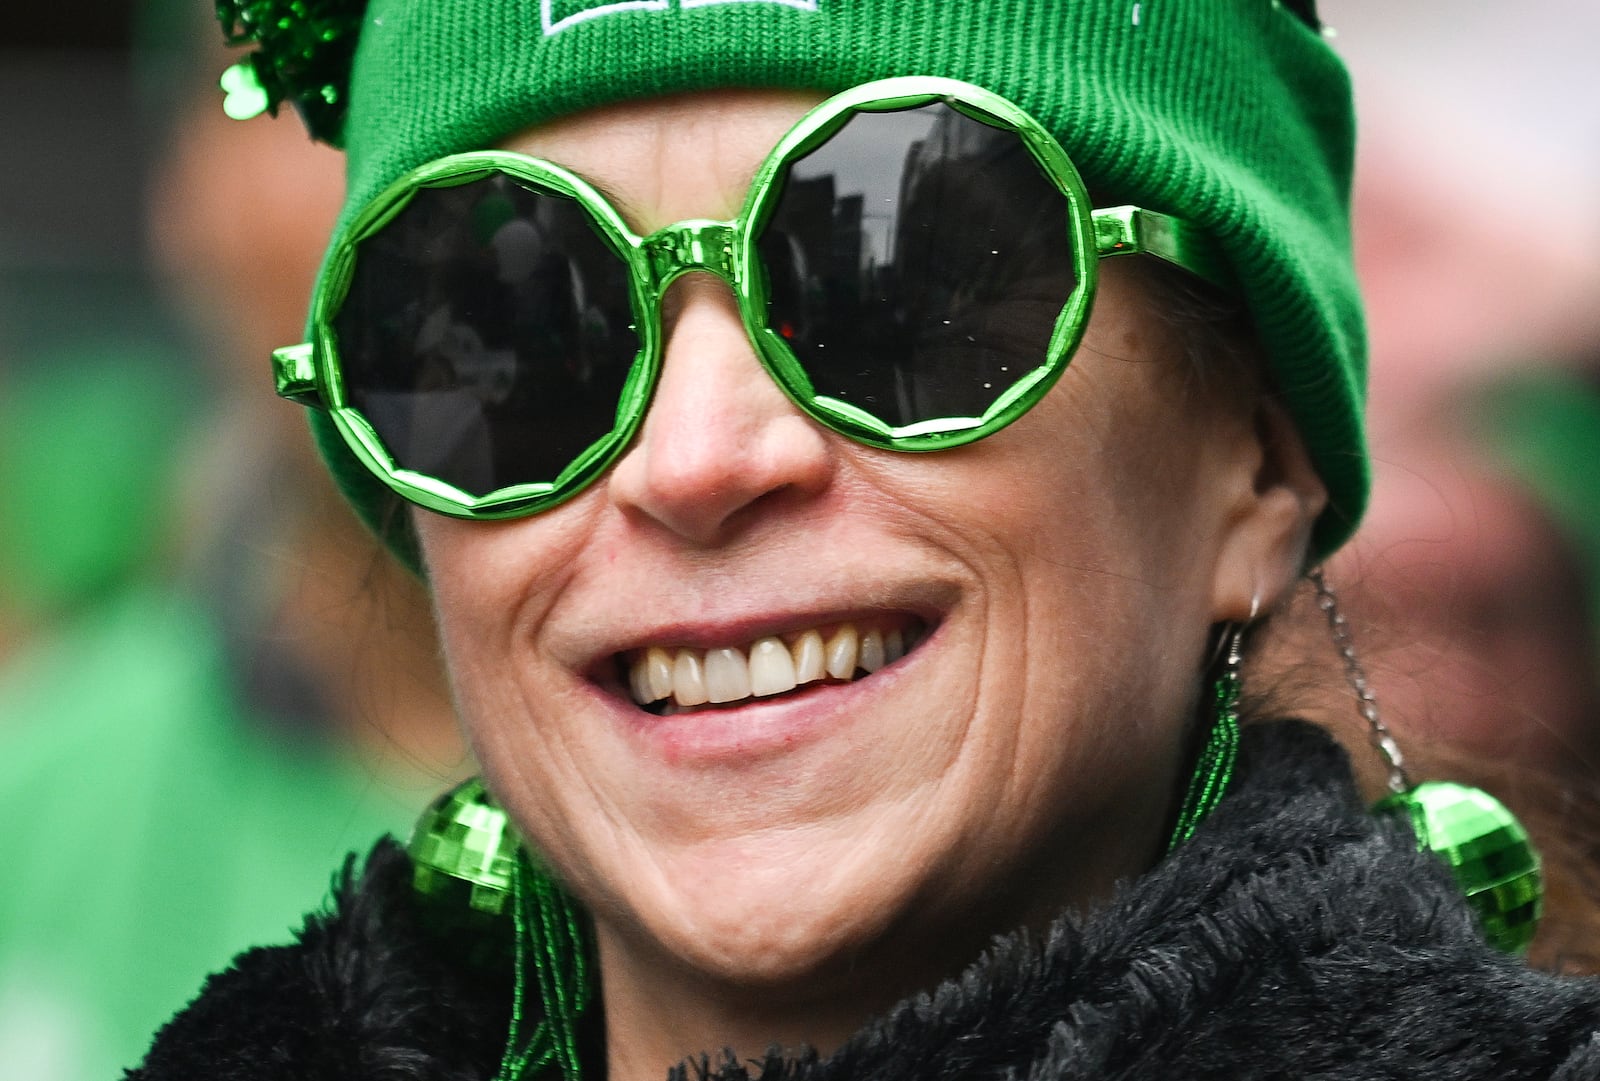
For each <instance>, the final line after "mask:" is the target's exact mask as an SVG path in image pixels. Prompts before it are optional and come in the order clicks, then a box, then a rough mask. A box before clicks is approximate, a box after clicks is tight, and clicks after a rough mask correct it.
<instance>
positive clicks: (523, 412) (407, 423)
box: [333, 173, 639, 495]
mask: <svg viewBox="0 0 1600 1081" xmlns="http://www.w3.org/2000/svg"><path fill="white" fill-rule="evenodd" d="M632 324H633V314H632V308H631V306H630V303H629V295H628V267H627V264H626V263H625V262H624V261H623V260H622V259H620V258H619V257H618V256H617V255H616V254H615V253H614V252H612V251H611V250H610V248H608V247H607V245H606V243H605V242H604V241H603V240H602V239H601V238H600V236H599V234H598V233H597V232H596V231H595V229H594V227H593V226H592V225H591V224H590V222H589V219H588V217H587V215H586V213H585V212H584V211H583V209H582V208H581V207H580V206H579V205H578V204H577V203H576V202H573V201H572V200H570V199H566V198H564V197H560V196H556V195H550V194H544V193H539V192H534V191H530V190H529V189H528V188H526V187H523V186H522V185H521V184H518V183H516V182H514V181H513V180H511V179H510V178H508V177H506V176H505V175H503V174H498V173H497V174H494V175H493V176H491V177H489V178H487V179H483V180H476V181H473V182H471V183H467V184H462V185H459V186H456V187H448V188H423V189H420V190H419V191H417V192H416V194H415V195H414V196H413V197H412V199H411V201H410V202H409V203H408V204H407V205H406V207H405V209H404V210H402V211H401V212H400V213H399V214H398V215H396V216H395V218H394V219H393V220H392V221H390V222H389V223H388V224H386V225H385V226H384V227H383V228H382V229H380V230H378V231H377V232H376V233H375V234H374V235H373V236H371V237H370V238H368V239H366V240H363V241H362V242H361V244H360V246H359V247H358V248H357V251H356V263H355V273H354V276H353V280H352V281H351V284H350V291H349V294H348V296H347V298H346V300H345V301H344V303H343V305H342V306H341V307H340V309H339V313H338V315H337V316H336V317H335V318H334V321H333V325H334V333H335V335H336V338H337V342H338V351H339V357H340V361H341V366H342V369H343V373H344V379H345V390H346V395H347V397H348V399H349V401H350V404H351V405H353V406H355V408H357V409H358V410H360V411H361V413H362V414H363V415H364V416H365V417H366V418H367V420H368V421H369V422H370V423H371V424H372V426H373V427H374V429H376V431H377V433H378V436H379V438H381V439H382V440H383V443H384V445H385V446H386V447H387V448H388V450H389V452H390V454H391V455H393V457H394V459H395V461H396V462H397V463H398V464H399V466H400V467H401V468H403V469H411V470H416V471H418V472H421V473H425V474H428V475H430V476H435V477H438V478H440V479H441V480H445V481H448V482H449V483H451V484H453V485H455V486H456V487H458V488H460V489H462V490H463V491H466V492H468V493H470V494H472V495H484V494H486V493H488V492H492V491H494V490H495V489H498V488H503V487H507V486H510V485H513V484H519V483H527V482H530V481H550V480H554V479H555V477H556V475H557V474H559V473H560V472H561V470H562V469H563V468H565V467H566V466H568V465H570V464H571V463H572V461H573V460H574V459H575V458H576V457H578V455H580V454H581V453H582V452H583V451H584V450H585V449H586V448H588V447H589V446H590V445H592V444H593V443H594V442H595V441H596V440H598V439H600V438H602V437H603V436H605V435H606V434H607V433H608V432H609V431H610V430H611V428H612V426H613V424H614V422H615V418H616V412H617V403H618V401H619V400H620V397H621V394H622V386H623V383H624V381H625V379H626V378H627V374H628V369H629V367H630V366H631V364H632V363H633V359H634V356H635V354H636V353H637V352H638V349H639V343H638V339H637V337H636V335H635V333H634V330H633V325H632Z"/></svg>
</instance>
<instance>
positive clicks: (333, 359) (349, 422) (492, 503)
mask: <svg viewBox="0 0 1600 1081" xmlns="http://www.w3.org/2000/svg"><path fill="white" fill-rule="evenodd" d="M941 102H942V103H944V104H946V105H948V106H950V107H951V108H953V109H955V110H957V111H958V112H960V113H962V114H963V115H965V116H967V117H970V118H972V119H974V120H977V121H980V122H982V123H984V124H987V125H989V126H991V127H994V128H998V129H1000V130H1004V131H1011V132H1014V133H1015V134H1016V135H1017V136H1018V137H1019V138H1020V139H1021V140H1022V143H1023V145H1024V146H1026V147H1027V149H1028V151H1029V153H1030V154H1031V155H1032V156H1033V159H1034V161H1035V162H1036V163H1037V164H1038V165H1039V167H1040V169H1041V170H1042V171H1043V173H1044V174H1045V176H1046V177H1047V178H1048V179H1049V180H1050V181H1051V182H1052V183H1054V184H1055V186H1056V188H1057V189H1058V190H1059V191H1060V192H1061V194H1062V196H1063V197H1064V198H1065V199H1066V201H1067V206H1068V215H1067V218H1068V235H1067V237H1066V242H1067V243H1068V244H1069V245H1070V246H1071V248H1072V256H1073V261H1074V266H1075V269H1076V270H1077V284H1076V286H1075V287H1074V289H1073V290H1072V293H1071V294H1070V295H1069V296H1068V297H1067V298H1066V300H1065V301H1064V303H1063V304H1062V308H1061V312H1060V314H1059V315H1058V316H1057V318H1056V322H1055V327H1054V329H1053V331H1052V333H1051V336H1050V343H1049V347H1048V349H1047V350H1046V352H1045V356H1043V357H1041V358H1040V361H1039V364H1038V365H1037V366H1035V367H1034V368H1032V369H1031V370H1029V371H1028V372H1026V373H1025V374H1023V375H1022V376H1020V377H1019V378H1018V379H1017V381H1016V382H1015V383H1014V384H1012V386H1011V387H1010V388H1009V389H1008V390H1006V391H1005V392H1004V393H1002V394H1001V395H1000V396H999V397H998V398H997V399H996V400H995V401H994V403H993V404H992V405H991V406H990V407H989V408H988V409H986V410H985V411H984V413H983V414H982V415H981V416H977V417H944V418H936V419H932V420H927V421H921V422H918V423H915V424H909V425H904V426H901V427H894V426H891V425H889V424H886V423H884V422H883V421H882V420H881V419H879V418H878V417H875V416H873V415H872V414H870V413H867V412H865V411H864V410H862V409H860V408H858V407H856V406H853V405H851V404H850V403H848V402H843V401H840V400H838V399H836V398H831V397H828V396H826V395H819V394H817V393H816V391H815V388H814V387H813V386H812V384H811V379H810V377H809V376H808V375H807V374H806V371H805V369H804V367H803V366H802V365H801V364H800V362H799V360H798V359H797V358H796V357H795V355H794V353H793V351H792V350H791V349H790V348H789V345H788V343H787V342H786V341H785V340H784V339H783V337H782V336H781V335H779V334H778V333H777V332H775V331H774V330H773V329H772V328H771V327H769V326H767V322H766V308H767V279H766V274H765V271H764V269H763V267H762V263H761V259H760V255H759V252H758V250H757V245H758V241H759V239H760V236H761V231H762V229H763V228H764V226H765V225H766V222H767V220H768V218H769V217H770V216H771V214H772V212H773V209H774V207H775V206H776V204H777V202H778V199H779V197H780V195H781V194H782V179H781V178H782V176H783V175H784V173H785V170H786V169H787V167H788V166H789V165H790V164H791V163H792V162H794V161H796V160H797V159H799V158H801V157H803V156H804V155H806V154H808V153H810V152H811V151H812V150H814V149H816V148H817V147H819V146H821V145H822V144H823V143H825V142H827V141H828V140H829V139H830V138H832V137H833V135H834V134H835V133H837V132H838V131H839V129H840V128H842V127H843V126H844V125H845V124H846V123H847V122H848V121H849V120H850V118H851V117H853V116H854V115H856V114H857V113H875V112H897V111H901V110H907V109H915V108H920V107H923V106H926V105H932V104H936V103H941ZM495 173H500V174H504V175H505V176H508V177H510V178H512V179H514V180H516V181H518V182H519V183H522V184H523V185H524V186H526V187H528V188H530V189H531V190H534V191H537V192H541V193H544V194H552V195H556V196H561V197H565V198H569V199H572V200H574V201H576V202H578V203H579V204H580V205H581V206H582V207H583V208H584V209H585V211H586V212H587V213H588V215H589V218H590V221H591V223H592V224H593V225H594V227H595V228H596V230H597V232H598V233H599V235H600V237H601V239H602V240H603V241H604V242H605V243H606V244H607V245H608V246H609V247H610V248H611V249H612V250H613V251H614V252H615V253H616V254H617V256H618V257H619V258H620V259H622V260H623V261H624V262H626V264H627V265H628V267H629V270H630V274H629V278H630V299H631V302H632V307H633V311H634V313H635V329H636V332H637V334H638V336H639V351H638V353H637V354H636V355H635V357H634V361H633V364H632V366H631V368H630V370H629V373H628V376H627V378H626V380H625V381H624V384H623V389H622V393H621V395H620V396H619V400H618V402H617V411H616V416H615V422H614V423H613V425H612V427H611V430H610V431H609V432H608V433H606V434H605V435H604V436H602V437H601V438H599V439H598V440H596V441H595V442H594V443H592V444H590V446H589V447H588V448H586V449H585V450H584V451H583V452H582V453H580V454H579V455H578V456H577V457H576V458H575V459H574V460H573V461H572V463H571V464H569V465H568V466H567V467H566V468H565V469H563V470H562V471H561V473H560V474H559V475H558V476H556V477H555V478H554V479H553V480H549V481H530V482H524V483H520V484H515V485H511V486H508V487H504V488H499V489H496V490H495V491H492V492H489V493H487V494H484V495H473V494H471V493H469V492H465V491H462V490H461V489H460V488H458V487H456V486H455V485H452V484H449V483H447V482H445V481H443V480H440V479H439V478H437V477H433V476H429V475H428V474H425V473H420V472H417V471H415V470H410V469H404V468H402V467H401V466H400V465H399V464H398V463H397V462H396V461H395V460H394V458H393V456H392V455H391V454H390V453H389V451H388V449H387V448H386V447H385V446H384V444H383V441H382V440H381V439H380V438H379V437H378V434H377V432H376V431H375V430H374V429H373V427H372V425H371V424H370V423H369V422H368V421H367V419H366V418H365V417H364V416H362V414H361V412H360V411H359V410H358V409H356V408H355V407H353V406H352V405H351V404H350V403H349V399H348V397H347V395H346V392H345V385H344V377H343V372H342V369H341V366H340V363H339V350H338V343H337V339H336V336H335V334H334V331H333V325H332V323H333V318H334V316H335V315H336V314H337V313H338V311H339V309H340V306H341V305H342V304H343V303H344V300H345V297H346V295H347V293H348V292H349V289H350V285H351V281H352V279H353V277H354V273H355V264H356V259H357V249H358V247H359V246H360V244H361V243H362V241H364V240H366V239H367V238H368V237H370V236H372V235H373V234H375V233H378V232H380V231H382V230H383V229H384V227H385V226H386V225H388V223H389V222H390V221H392V220H393V219H394V218H395V216H396V215H398V214H399V213H400V212H401V211H402V210H404V209H405V207H406V206H407V205H408V204H409V203H410V201H411V199H412V197H413V196H414V195H415V194H416V193H417V192H418V191H420V190H422V189H425V188H448V187H453V186H457V185H461V184H469V183H471V182H473V181H475V180H480V179H483V178H485V177H488V176H491V175H493V174H495ZM1130 254H1148V255H1153V256H1156V257H1159V258H1161V259H1164V260H1166V261H1168V262H1170V263H1173V264H1175V265H1176V266H1179V267H1182V268H1183V269H1185V270H1187V271H1189V272H1191V273H1193V274H1196V275H1198V276H1200V277H1202V278H1204V279H1206V280H1208V281H1211V282H1213V283H1216V284H1219V285H1226V284H1227V277H1226V274H1225V272H1224V270H1223V264H1222V262H1221V260H1220V259H1219V258H1218V257H1217V255H1216V254H1215V252H1214V250H1213V248H1212V246H1211V244H1210V243H1209V242H1208V241H1207V240H1206V238H1205V237H1203V236H1202V235H1201V234H1200V233H1199V231H1198V230H1197V229H1196V228H1195V227H1194V226H1192V225H1190V224H1189V223H1187V222H1185V221H1183V220H1181V219H1178V218H1173V217H1170V216H1168V215H1165V214H1160V213H1156V212H1153V211H1148V210H1143V209H1140V208H1138V207H1132V206H1119V207H1112V208H1108V209H1100V210H1096V209H1094V208H1093V207H1092V206H1091V205H1090V201H1089V195H1088V191H1087V189H1086V188H1085V186H1084V183H1083V179H1082V178H1081V177H1080V176H1079V175H1078V171H1077V169H1076V168H1074V166H1073V165H1072V162H1071V161H1070V160H1069V159H1068V157H1067V154H1066V151H1064V150H1063V149H1062V148H1061V145H1060V144H1059V143H1058V142H1056V140H1055V139H1054V137H1052V136H1051V135H1050V133H1049V132H1048V131H1046V130H1045V128H1044V127H1043V126H1042V125H1041V124H1040V123H1039V122H1038V121H1036V120H1034V119H1033V118H1032V117H1031V116H1029V115H1028V114H1027V113H1025V112H1023V111H1022V110H1021V109H1020V108H1018V107H1017V106H1015V105H1013V104H1012V103H1011V102H1009V101H1007V100H1006V99H1005V98H1002V97H1000V96H999V95H997V94H994V93H992V92H990V91H988V90H984V89H982V88H981V87H977V86H973V85H972V84H970V83H964V82H960V81H957V80H954V79H945V78H937V77H931V76H907V77H900V78H893V79H884V80H880V81H877V82H872V83H866V84H864V85H862V86H858V87H855V88H853V89H851V90H847V91H845V92H843V93H841V94H837V95H835V96H833V97H831V98H828V99H827V100H826V101H824V102H822V103H821V104H819V105H818V106H816V107H815V108H814V109H812V110H811V111H810V112H808V113H807V114H806V115H805V116H804V117H802V118H801V119H800V121H799V122H798V123H797V124H795V126H794V127H793V128H791V129H789V131H788V133H787V134H785V135H784V137H783V138H782V139H780V140H779V141H778V144H777V146H775V147H774V148H773V149H772V152H771V153H769V154H768V155H767V157H766V160H765V161H764V162H763V163H762V165H761V168H760V169H759V170H758V171H757V173H756V176H755V179H754V180H753V181H752V182H751V185H750V189H749V192H748V194H747V195H746V197H745V202H744V206H743V208H742V209H741V211H740V213H739V216H738V217H736V218H734V219H732V220H731V221H712V220H707V219H693V220H689V221H680V222H676V223H674V224H672V225H668V226H665V227H663V228H661V229H658V230H656V231H655V232H653V233H651V234H649V235H648V236H643V237H641V236H639V235H638V234H636V233H635V232H633V231H632V230H631V229H629V228H628V226H627V224H626V223H625V222H624V221H623V220H622V217H621V215H620V214H618V212H617V211H616V209H615V208H613V207H612V206H611V204H610V203H608V202H607V201H606V199H605V198H604V197H603V196H602V195H601V194H600V193H599V192H598V191H596V190H595V189H594V188H593V187H592V186H591V185H590V184H589V183H588V182H587V181H585V180H584V179H583V178H582V177H580V176H577V175H576V174H574V173H572V172H569V171H568V170H566V169H563V168H562V167H561V166H559V165H557V164H555V163H553V162H548V161H544V160H542V159H538V158H533V157H529V156H528V155H525V154H518V153H515V152H512V151H507V150H481V151H474V152H470V153H464V154H454V155H451V156H449V157H445V158H441V159H439V160H438V161H434V162H432V163H430V164H427V165H424V166H422V167H420V168H418V169H416V170H413V171H412V172H410V173H408V174H406V175H405V176H403V177H401V178H400V179H399V180H398V181H396V182H395V183H394V184H392V185H390V186H389V187H388V188H387V189H386V190H384V191H383V192H382V193H380V194H379V195H378V196H376V197H375V198H374V199H372V201H371V202H369V203H368V204H367V205H366V206H365V207H363V208H362V210H361V211H360V212H359V213H357V214H356V215H355V216H354V217H353V218H352V219H351V221H350V222H349V224H348V225H347V226H346V227H345V229H344V230H343V231H342V232H341V233H340V234H339V236H338V238H337V240H336V241H335V243H334V245H333V247H332V250H331V252H330V254H329V257H328V259H327V260H326V262H325V264H324V266H323V269H322V273H321V274H320V275H319V276H318V279H317V284H316V289H315V292H314V293H313V296H312V303H311V327H312V340H311V341H309V342H306V343H302V344H300V345H293V346H288V347H285V348H283V349H278V350H276V351H275V352H274V353H273V369H274V374H275V376H276V380H277V389H278V393H279V394H280V395H282V396H283V397H285V398H288V399H290V400H291V401H295V402H299V403H301V404H303V405H308V406H311V407H314V408H318V409H323V410H326V411H327V412H328V413H329V414H330V415H331V417H332V419H333V422H334V425H335V426H336V427H337V428H338V431H339V433H340V435H341V436H343V438H344V441H345V443H346V444H347V445H348V446H349V448H350V450H351V451H352V452H353V453H354V454H355V455H356V457H357V458H358V459H360V460H361V462H362V463H363V464H364V465H365V466H366V467H367V468H368V469H370V470H371V471H372V472H373V473H374V474H375V475H376V476H377V477H378V478H379V479H381V480H382V481H383V482H384V483H385V484H387V485H388V486H389V487H390V488H391V489H392V490H393V491H394V492H396V493H397V494H398V495H400V496H401V497H403V498H405V499H407V500H409V501H411V502H413V503H416V504H418V505H420V506H423V507H426V508H428V509H429V510H433V511H438V512H439V513H441V514H447V515H450V516H452V517H457V518H470V519H499V518H513V517H520V516H523V515H529V514H534V513H537V512H539V511H542V510H547V509H549V508H551V507H554V506H556V505H558V504H560V503H562V502H564V501H565V500H567V499H570V498H572V497H573V496H575V495H577V494H578V493H579V492H581V491H583V489H584V488H585V487H587V486H588V485H589V484H590V483H591V482H593V481H594V480H595V479H596V478H597V477H598V476H599V475H600V474H601V473H603V472H604V471H605V470H606V469H607V468H608V467H609V466H610V465H611V463H612V462H613V461H615V460H616V458H617V456H618V455H619V454H621V453H622V451H623V450H624V449H625V448H626V447H627V446H628V444H629V443H630V442H631V441H632V439H633V437H634V435H635V433H636V432H637V431H638V429H639V426H640V424H641V423H642V422H643V419H644V415H645V412H646V410H647V409H648V407H649V402H650V397H651V394H652V392H653V390H654V388H655V385H656V380H657V377H658V376H659V374H660V369H661V353H662V350H661V343H662V334H661V321H660V312H661V307H660V305H661V299H662V297H663V296H664V295H665V293H666V291H667V288H668V287H669V286H670V285H671V284H672V283H673V282H674V281H675V280H676V279H677V278H679V277H680V276H682V275H683V274H685V273H688V272H690V271H706V272H709V273H712V274H715V275H716V276H717V277H719V278H722V279H723V280H724V281H726V282H727V283H728V285H729V286H730V287H731V288H732V289H733V292H734V295H735V297H736V298H737V301H738V307H739V313H740V316H741V318H742V320H743V322H744V326H745V330H746V333H747V334H748V335H749V336H750V339H751V341H752V342H753V344H754V346H755V351H756V355H757V356H758V357H759V358H760V360H761V364H762V366H763V367H765V368H766V370H767V372H768V374H769V375H771V377H772V378H773V380H774V381H775V382H776V383H777V384H778V386H779V387H781V388H782V389H783V391H784V393H785V394H786V395H788V397H789V399H790V400H791V401H793V402H794V404H795V405H796V406H797V407H798V408H799V409H800V410H801V411H802V412H804V413H806V414H807V415H808V416H810V417H812V418H813V419H814V420H816V421H817V422H818V423H820V424H822V425H824V426H825V427H828V428H831V429H832V430H834V431H836V432H839V433H840V434H842V435H845V436H848V437H849V438H851V439H854V440H856V441H858V442H860V443H864V444H866V445H867V446H871V447H880V448H883V449H886V450H896V451H907V452H920V451H934V450H945V449H948V448H952V447H959V446H962V445H963V444H966V443H971V442H973V441H975V440H978V439H982V438H984V437H986V436H988V435H992V434H993V433H994V432H997V431H999V430H1000V429H1001V428H1004V427H1005V426H1006V425H1008V424H1010V423H1012V422H1013V421H1015V420H1016V419H1017V418H1019V417H1020V416H1022V415H1023V414H1024V413H1026V412H1027V411H1028V410H1029V409H1030V408H1032V407H1033V405H1034V404H1035V403H1037V402H1038V401H1039V399H1040V398H1041V397H1043V396H1044V394H1045V392H1046V391H1048V390H1049V389H1050V387H1051V386H1053V385H1054V383H1055V381H1056V380H1057V379H1059V378H1060V376H1061V373H1062V372H1063V371H1065V370H1066V368H1067V366H1068V364H1069V363H1070V361H1071V358H1072V354H1073V351H1074V350H1075V349H1076V348H1077V346H1078V342H1079V341H1080V339H1081V338H1082V336H1083V332H1084V327H1085V325H1086V324H1087V322H1088V316H1089V311H1090V308H1091V305H1092V304H1093V301H1094V295H1095V288H1096V284H1097V281H1098V273H1097V267H1098V260H1099V258H1102V257H1107V256H1114V255H1130Z"/></svg>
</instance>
